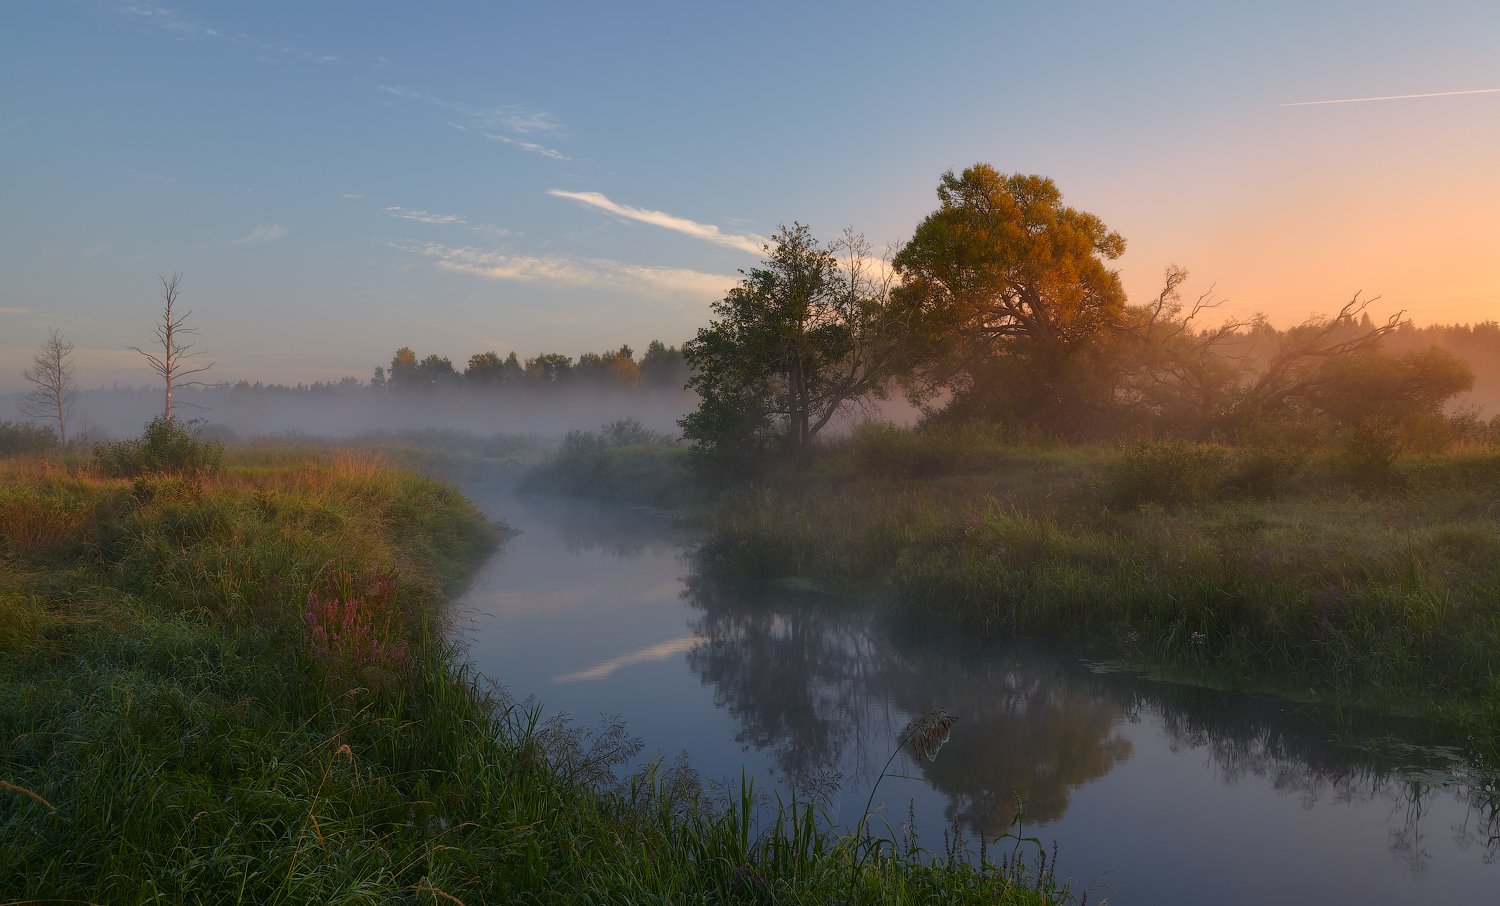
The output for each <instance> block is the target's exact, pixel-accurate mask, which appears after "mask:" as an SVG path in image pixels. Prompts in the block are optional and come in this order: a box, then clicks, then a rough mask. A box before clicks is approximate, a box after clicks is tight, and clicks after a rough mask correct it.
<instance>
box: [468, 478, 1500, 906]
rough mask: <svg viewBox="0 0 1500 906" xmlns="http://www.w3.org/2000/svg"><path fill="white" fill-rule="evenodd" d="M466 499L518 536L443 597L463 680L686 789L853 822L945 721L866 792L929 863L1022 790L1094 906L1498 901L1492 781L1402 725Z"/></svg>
mask: <svg viewBox="0 0 1500 906" xmlns="http://www.w3.org/2000/svg"><path fill="white" fill-rule="evenodd" d="M471 491H472V489H471ZM479 499H481V501H483V502H488V504H489V507H490V512H492V513H493V514H495V515H496V516H499V517H503V518H505V519H506V520H507V521H510V522H512V524H514V525H515V526H516V527H517V528H520V529H521V530H522V532H523V534H521V535H518V536H517V537H515V538H513V539H512V540H511V542H510V543H508V544H507V545H506V546H505V548H504V549H502V551H501V552H500V554H499V555H498V556H497V557H496V558H495V560H494V561H492V563H491V564H489V565H488V566H487V567H486V568H485V570H484V571H483V572H482V573H481V574H480V576H478V577H477V578H476V581H475V583H474V587H473V589H471V592H470V593H469V595H467V596H466V597H465V599H464V601H463V602H461V607H463V608H467V609H468V611H469V612H470V613H471V614H472V621H471V622H472V624H473V626H474V629H475V632H474V634H473V635H472V636H471V638H470V639H469V641H470V649H471V652H472V656H473V659H474V661H475V663H476V665H477V666H479V668H480V669H481V670H483V671H484V672H486V673H487V674H489V675H491V676H493V677H494V678H496V679H497V680H499V681H500V682H502V683H504V684H505V685H506V686H508V687H509V688H510V689H511V691H512V692H513V693H515V694H516V695H517V696H518V697H524V696H525V695H528V694H532V693H535V694H537V695H538V696H539V697H540V699H541V700H542V702H543V703H545V704H546V705H547V706H548V707H549V709H551V710H553V711H554V712H559V711H566V712H569V713H571V714H574V715H577V716H579V718H580V720H581V721H583V722H585V723H587V722H589V721H590V720H591V718H592V716H593V715H596V714H599V713H607V714H619V715H621V716H622V717H623V718H624V720H625V722H626V725H627V727H628V728H629V730H630V732H631V733H632V734H635V735H638V736H640V737H642V738H643V739H644V740H645V742H646V744H647V752H651V751H660V752H662V753H664V755H665V757H666V758H667V760H668V761H670V760H671V759H672V757H673V756H674V755H675V754H676V753H677V752H678V751H679V750H685V751H686V752H687V753H688V754H689V757H690V759H691V761H692V764H693V765H694V766H695V767H696V768H697V769H698V770H699V771H701V772H702V774H703V775H705V776H706V777H709V778H727V779H728V780H729V782H730V784H731V786H733V785H735V784H737V782H738V778H739V777H740V776H741V771H748V772H749V773H750V774H752V775H754V776H755V778H756V782H757V786H758V788H759V789H762V790H765V789H767V788H776V789H777V790H778V791H780V792H785V791H787V790H788V789H798V790H802V791H806V790H809V789H826V788H827V785H828V781H829V779H830V778H837V780H838V790H837V792H836V793H834V794H833V795H832V796H831V797H829V799H828V800H827V804H828V807H829V812H830V816H831V818H832V819H833V820H835V821H838V822H840V823H842V824H844V825H845V826H846V827H848V826H853V825H854V824H855V823H856V822H857V821H858V820H859V818H860V817H861V815H862V813H863V809H864V806H865V798H866V796H867V794H869V792H870V791H871V789H872V788H874V787H875V780H876V777H875V775H876V774H877V773H878V772H879V771H880V769H881V765H882V764H884V763H885V761H886V758H887V756H888V755H889V754H890V753H891V750H892V748H893V747H894V745H895V743H896V740H897V739H898V737H899V734H900V732H901V730H902V728H903V727H905V726H906V725H907V724H908V723H909V722H910V721H911V720H913V719H914V718H916V717H919V716H920V715H922V714H925V713H927V712H929V711H932V710H934V709H938V708H942V709H946V710H948V711H950V712H951V713H953V714H955V715H957V716H958V717H959V718H960V721H961V722H960V724H959V725H958V727H957V728H956V729H955V731H954V732H953V734H952V738H951V740H950V741H949V742H948V744H947V745H946V746H945V747H944V748H943V750H942V752H941V754H940V755H939V756H938V758H937V759H936V760H935V761H926V760H921V761H918V762H912V761H911V760H910V759H904V760H901V761H898V762H897V765H896V771H897V772H898V773H899V774H901V775H907V776H910V777H912V778H915V779H914V780H898V779H894V778H893V779H891V780H889V781H887V782H885V783H884V784H883V785H881V786H880V788H879V795H880V797H881V798H882V799H885V800H886V808H885V811H884V812H883V814H882V815H881V816H880V817H879V818H878V819H876V821H875V825H874V826H875V828H876V830H877V831H880V832H884V831H885V829H886V828H887V827H892V825H898V826H894V827H892V831H893V832H896V833H901V832H902V828H901V827H899V825H900V824H901V823H904V822H903V818H904V816H906V815H907V814H908V803H909V802H910V804H911V814H912V815H914V816H915V817H916V819H917V822H918V823H919V824H920V833H919V834H917V836H918V839H919V840H920V842H921V844H922V845H924V846H926V847H927V848H929V849H932V850H936V849H940V848H941V846H942V842H943V839H942V838H943V832H944V830H945V829H947V828H950V827H951V826H952V825H953V824H954V823H955V822H956V823H957V825H958V826H959V827H960V828H961V829H963V830H964V832H965V833H966V834H967V835H968V836H969V837H970V838H972V837H973V836H975V835H977V834H984V835H986V836H987V837H989V838H991V839H993V838H994V837H995V836H996V835H997V834H999V833H1002V832H1003V831H1005V830H1006V829H1007V828H1008V826H1009V825H1010V821H1011V818H1012V815H1013V813H1014V803H1015V801H1016V800H1017V799H1018V798H1019V799H1020V800H1021V801H1022V802H1023V803H1024V805H1025V809H1026V813H1027V816H1028V818H1027V822H1028V825H1027V828H1028V830H1029V831H1032V830H1038V828H1037V825H1038V824H1042V825H1044V828H1043V829H1040V830H1038V832H1039V833H1040V834H1041V835H1042V836H1043V837H1044V838H1045V839H1057V840H1058V841H1059V842H1060V843H1061V845H1062V849H1063V854H1064V861H1065V862H1066V863H1067V866H1068V869H1069V870H1070V871H1072V872H1075V873H1076V874H1077V876H1079V877H1081V878H1082V879H1083V880H1084V881H1085V883H1087V884H1094V883H1097V882H1099V881H1101V880H1103V881H1107V882H1108V884H1109V885H1111V886H1112V887H1113V888H1114V889H1113V891H1109V890H1100V891H1099V892H1098V893H1097V894H1093V895H1091V896H1090V900H1091V901H1097V900H1098V899H1099V898H1100V896H1104V895H1107V896H1108V897H1109V899H1110V901H1111V902H1113V903H1116V904H1122V906H1123V904H1127V903H1131V902H1134V903H1171V902H1203V901H1207V900H1212V901H1214V902H1220V903H1226V904H1230V903H1247V904H1248V903H1256V902H1266V901H1270V900H1279V901H1283V902H1347V901H1354V900H1359V901H1363V902H1386V903H1399V902H1418V901H1439V900H1446V901H1450V902H1467V901H1472V900H1473V892H1474V891H1477V890H1486V889H1490V888H1491V887H1493V886H1500V875H1497V874H1496V872H1497V870H1500V868H1497V867H1495V863H1497V862H1500V796H1497V792H1500V790H1497V780H1496V778H1494V777H1493V776H1490V777H1489V779H1487V780H1486V779H1484V777H1483V776H1476V775H1473V774H1472V773H1465V772H1464V771H1463V767H1464V765H1463V764H1462V761H1461V759H1458V758H1456V757H1455V756H1454V755H1453V754H1452V753H1444V752H1441V751H1434V750H1432V749H1430V748H1426V747H1423V746H1421V745H1409V744H1407V743H1412V742H1421V740H1420V738H1419V736H1418V735H1417V734H1416V732H1415V730H1414V728H1412V727H1410V726H1401V725H1399V724H1396V723H1392V722H1378V723H1373V724H1369V725H1353V724H1348V723H1345V724H1343V725H1341V729H1340V730H1339V731H1338V732H1337V733H1334V732H1333V731H1332V730H1331V729H1330V725H1329V716H1328V715H1327V714H1324V713H1319V712H1316V711H1313V710H1311V709H1307V708H1302V707H1298V706H1294V705H1291V704H1289V703H1287V702H1283V701H1279V700H1274V699H1266V698H1256V697H1253V696H1244V695H1234V694H1226V693H1220V692H1215V691H1213V690H1208V689H1199V688H1193V687H1189V686H1182V685H1176V684H1169V683H1163V682H1154V681H1151V680H1149V679H1145V678H1142V677H1138V676H1134V675H1129V674H1123V673H1107V672H1099V671H1096V670H1093V669H1091V668H1090V667H1089V666H1088V665H1086V664H1083V663H1080V662H1079V661H1078V660H1077V659H1075V658H1071V657H1069V656H1067V655H1066V654H1065V653H1063V652H1060V651H1058V650H1057V649H1055V648H1052V647H1049V646H1046V645H1041V644H1037V643H1025V642H1003V643H1002V642H996V641H985V640H982V639H977V638H972V637H968V636H965V635H962V634H957V633H953V632H950V631H945V630H943V629H940V628H936V627H933V626H930V625H926V624H924V623H923V622H921V621H912V620H905V621H902V620H897V619H895V618H893V617H891V616H890V615H888V614H886V613H884V612H882V611H881V610H880V608H878V607H871V606H870V605H869V604H868V603H867V602H841V601H839V600H837V599H834V598H831V597H829V596H822V595H817V594H813V593H808V592H798V591H790V590H785V589H772V590H768V589H764V588H762V589H747V588H744V587H741V586H736V585H733V584H729V583H725V582H721V581H719V580H717V579H716V578H715V577H714V576H713V575H712V574H711V573H709V572H707V571H705V570H704V569H703V568H702V564H700V563H699V562H698V561H697V559H696V558H695V557H694V555H693V548H692V545H691V542H692V540H693V539H692V538H691V537H690V536H688V535H687V534H685V532H684V531H683V530H682V529H681V528H680V527H677V526H675V525H674V524H673V523H672V521H671V520H669V519H664V518H661V517H660V516H659V515H654V514H650V513H645V512H641V511H630V510H620V509H609V508H601V507H597V506H592V505H588V504H578V503H568V502H560V501H555V500H546V499H540V498H514V497H510V496H508V495H504V496H502V494H501V493H499V492H497V493H496V494H495V495H494V496H493V497H490V498H489V499H488V500H487V501H485V498H484V497H483V496H482V495H481V496H479ZM1455 778H1456V779H1455ZM1168 854H1170V855H1168ZM1163 866H1167V868H1163ZM1273 888H1274V889H1273ZM1286 891H1295V895H1290V894H1286Z"/></svg>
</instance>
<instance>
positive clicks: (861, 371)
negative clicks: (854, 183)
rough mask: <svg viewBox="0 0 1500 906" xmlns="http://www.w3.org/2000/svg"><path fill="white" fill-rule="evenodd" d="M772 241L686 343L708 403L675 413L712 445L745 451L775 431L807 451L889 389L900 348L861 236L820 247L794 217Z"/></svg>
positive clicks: (687, 429) (694, 381)
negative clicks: (848, 412)
mask: <svg viewBox="0 0 1500 906" xmlns="http://www.w3.org/2000/svg"><path fill="white" fill-rule="evenodd" d="M765 251H766V259H765V261H763V262H762V266H761V267H757V268H753V269H751V270H750V271H748V272H743V273H744V279H743V280H742V281H741V282H740V284H739V286H736V287H734V288H733V289H731V290H730V291H729V292H728V294H727V295H725V297H724V298H723V299H722V300H720V301H718V302H715V303H714V304H713V311H714V314H715V315H717V316H718V317H717V319H716V320H714V321H712V322H711V323H710V324H709V326H708V327H705V328H703V329H701V330H699V331H698V335H697V337H696V338H695V339H693V340H692V341H691V342H689V343H687V344H686V345H685V346H684V347H683V350H682V353H683V358H684V359H685V360H686V361H687V364H688V365H689V366H690V367H691V368H692V369H693V374H692V377H691V378H689V380H688V386H689V387H690V388H691V389H693V390H696V391H697V393H698V396H699V398H700V400H701V402H700V404H699V406H698V408H697V410H695V411H694V412H692V413H689V414H688V415H687V416H686V417H684V418H683V419H682V420H681V422H680V424H681V425H682V427H683V433H684V435H685V436H686V437H688V438H689V439H691V440H693V441H695V442H697V443H698V445H699V447H700V448H701V449H703V450H704V451H705V452H709V453H722V452H731V451H740V452H748V451H750V450H753V449H754V448H756V447H759V446H763V445H765V444H767V443H769V442H770V441H771V440H772V439H773V438H774V437H776V436H778V435H779V437H780V440H781V443H782V445H783V446H784V447H785V448H786V449H787V450H789V451H791V452H793V453H797V454H802V453H805V452H806V451H807V450H808V448H809V447H810V446H811V444H812V440H813V438H814V437H815V436H816V435H817V434H818V432H819V431H821V430H822V429H823V428H824V427H826V426H827V425H828V423H829V421H830V420H832V418H833V417H834V416H835V415H836V414H838V413H839V412H841V411H844V410H845V409H846V408H848V407H849V406H850V405H852V404H855V403H857V402H859V401H861V400H863V399H865V398H867V397H869V396H872V395H877V396H878V395H880V394H882V393H883V392H884V390H885V387H886V384H887V383H888V381H889V379H890V378H891V376H892V375H893V374H894V373H895V371H896V369H897V367H898V363H899V361H900V358H901V356H900V353H901V350H902V349H903V348H904V347H903V346H902V345H901V344H900V338H901V335H902V331H901V330H900V329H899V324H898V319H897V318H896V317H895V311H894V309H893V308H892V306H891V305H890V304H889V303H890V299H889V293H888V292H887V289H888V284H887V282H886V281H885V280H884V279H882V278H880V277H879V276H877V275H876V273H875V272H874V269H873V268H872V267H871V266H870V264H869V261H870V258H869V255H868V247H867V246H866V245H865V243H864V241H863V239H862V238H860V237H858V236H856V235H854V234H852V233H846V234H845V237H844V239H843V240H842V241H841V242H840V243H838V244H836V245H834V246H828V247H825V246H823V245H821V244H819V243H818V242H817V240H815V239H814V238H813V235H812V232H811V231H810V230H809V229H808V228H807V227H805V226H803V225H801V224H794V225H793V226H792V227H790V228H788V227H786V226H783V227H782V228H781V229H780V230H779V231H778V232H777V234H776V236H775V237H774V238H773V239H772V241H771V243H770V244H768V245H767V246H766V247H765ZM839 253H842V254H843V257H844V260H843V261H842V262H841V261H840V256H839Z"/></svg>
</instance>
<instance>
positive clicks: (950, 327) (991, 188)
mask: <svg viewBox="0 0 1500 906" xmlns="http://www.w3.org/2000/svg"><path fill="white" fill-rule="evenodd" d="M937 195H938V209H937V210H936V211H934V212H932V213H931V214H929V215H927V217H926V218H925V219H924V220H923V221H922V222H921V224H920V225H918V226H917V229H916V231H915V232H914V233H913V234H912V238H911V240H910V241H909V242H907V243H906V245H905V246H904V247H903V248H902V249H901V250H900V251H899V252H898V253H897V254H896V256H895V259H894V260H893V262H892V263H893V265H894V266H895V269H896V273H897V274H898V276H899V278H900V279H901V281H902V285H901V288H900V290H899V294H900V295H901V296H902V297H903V299H904V301H905V303H906V304H907V305H910V306H913V307H915V308H916V309H918V310H920V311H921V312H922V313H923V315H924V323H925V325H926V329H927V338H928V340H929V341H930V343H931V344H932V347H933V348H932V350H931V355H930V357H929V364H928V367H927V369H926V374H925V377H926V378H927V380H928V382H929V383H930V384H942V385H945V386H947V387H948V388H949V389H951V390H953V391H955V393H956V394H958V395H963V394H966V393H970V392H972V391H974V390H975V389H976V384H977V383H979V382H981V381H982V380H984V379H985V377H987V376H992V375H990V374H989V372H991V371H993V367H992V366H993V365H994V363H995V362H996V360H997V359H998V358H999V357H1002V356H1005V357H1010V358H1013V359H1014V358H1019V359H1024V360H1025V366H1026V367H1025V373H1026V374H1027V375H1029V376H1030V380H1032V381H1034V382H1035V384H1036V386H1035V387H1033V388H1030V390H1031V391H1032V393H1033V395H1036V396H1038V397H1040V399H1038V400H1037V402H1038V403H1041V404H1045V405H1048V406H1052V405H1055V404H1057V403H1059V402H1061V403H1064V404H1067V403H1071V402H1074V401H1073V400H1070V399H1067V398H1066V396H1067V393H1066V391H1065V384H1066V382H1067V378H1068V376H1069V371H1070V369H1071V370H1076V367H1075V366H1074V363H1072V362H1071V361H1070V360H1071V359H1073V358H1074V357H1075V356H1076V355H1077V353H1079V352H1080V351H1081V350H1085V349H1087V348H1089V346H1090V344H1091V343H1092V341H1094V340H1096V339H1097V338H1098V337H1099V336H1100V334H1101V333H1102V332H1105V331H1109V330H1111V329H1117V328H1119V327H1121V326H1122V325H1123V324H1124V322H1125V312H1126V298H1125V291H1124V289H1123V288H1122V287H1121V284H1120V279H1119V276H1118V274H1117V273H1116V272H1115V271H1114V270H1112V269H1110V267H1109V266H1108V265H1107V263H1106V262H1109V261H1113V260H1114V259H1116V258H1118V257H1120V255H1122V254H1124V252H1125V240H1124V238H1123V237H1121V236H1120V234H1119V233H1116V232H1113V231H1111V230H1110V229H1109V228H1107V227H1106V226H1105V225H1104V222H1103V221H1102V220H1100V219H1099V218H1098V217H1096V216H1094V215H1093V214H1089V213H1087V212H1084V211H1079V210H1076V209H1074V208H1070V207H1068V206H1066V205H1064V204H1063V203H1062V193H1061V192H1060V191H1058V188H1057V186H1056V184H1055V183H1053V181H1052V180H1051V179H1048V178H1047V177H1044V176H1027V175H1021V174H1015V175H1004V174H1001V173H999V172H997V171H996V170H995V169H994V168H993V167H991V166H990V165H988V164H975V165H974V166H972V167H969V168H967V169H965V170H964V171H963V172H962V173H961V174H955V173H954V172H953V171H952V170H949V171H948V172H946V173H944V174H943V176H942V179H941V181H940V182H939V184H938V190H937ZM1015 377H1016V375H1010V376H1009V380H1008V382H1010V383H1012V384H1013V383H1014V380H1015ZM979 389H982V388H979ZM1027 389H1028V388H1022V387H1018V386H1014V385H1013V386H1010V387H1009V388H1008V389H1007V393H1008V394H1010V395H1014V394H1017V393H1022V392H1024V391H1026V390H1027ZM1059 394H1062V396H1063V397H1064V398H1063V399H1058V396H1059Z"/></svg>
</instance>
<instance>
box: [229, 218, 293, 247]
mask: <svg viewBox="0 0 1500 906" xmlns="http://www.w3.org/2000/svg"><path fill="white" fill-rule="evenodd" d="M285 235H286V227H284V226H282V225H281V224H279V223H263V224H261V225H260V226H258V227H256V228H255V229H253V230H251V231H250V232H249V234H248V235H245V236H242V237H240V238H239V239H236V240H234V244H235V245H259V244H260V243H262V242H275V241H276V240H278V239H280V238H281V237H283V236H285Z"/></svg>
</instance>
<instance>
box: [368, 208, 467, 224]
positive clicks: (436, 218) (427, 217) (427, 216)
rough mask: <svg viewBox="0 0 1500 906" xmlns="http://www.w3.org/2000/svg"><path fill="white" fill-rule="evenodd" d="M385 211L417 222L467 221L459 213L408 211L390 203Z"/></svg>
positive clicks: (393, 215)
mask: <svg viewBox="0 0 1500 906" xmlns="http://www.w3.org/2000/svg"><path fill="white" fill-rule="evenodd" d="M385 212H386V213H387V214H389V215H391V216H392V217H400V218H401V219H402V220H415V221H416V222H417V223H468V221H467V220H464V218H463V216H462V215H460V214H433V213H431V212H429V211H410V210H407V209H406V208H403V207H401V206H400V205H391V206H390V207H388V208H386V209H385Z"/></svg>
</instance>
